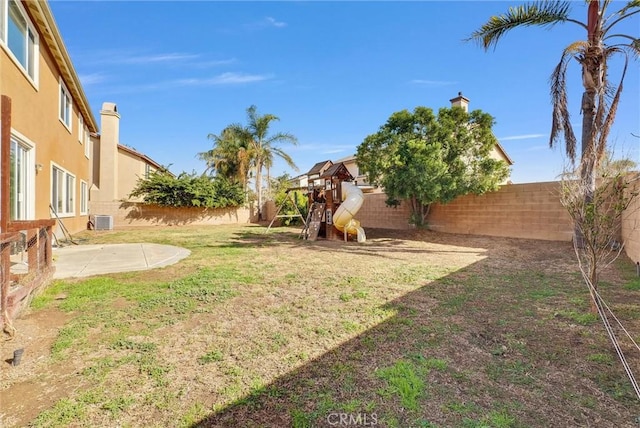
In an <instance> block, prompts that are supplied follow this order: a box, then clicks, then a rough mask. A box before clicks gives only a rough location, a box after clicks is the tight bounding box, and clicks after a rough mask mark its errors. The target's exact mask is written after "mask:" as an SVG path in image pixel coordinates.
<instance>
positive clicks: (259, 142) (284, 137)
mask: <svg viewBox="0 0 640 428" xmlns="http://www.w3.org/2000/svg"><path fill="white" fill-rule="evenodd" d="M247 118H248V121H249V124H248V125H247V126H246V127H245V128H244V133H245V135H246V136H247V138H248V140H249V145H250V147H251V159H252V160H253V162H252V165H253V168H254V171H255V180H256V181H255V190H256V196H257V198H258V218H259V219H262V170H263V168H266V169H267V174H269V172H270V168H271V166H272V165H273V159H274V155H275V156H278V157H280V158H282V159H283V160H284V161H285V162H286V163H287V165H289V166H290V167H291V168H293V169H295V170H296V171H297V170H298V167H297V166H296V164H295V163H294V162H293V159H292V158H291V156H289V155H288V154H287V153H285V152H284V151H283V150H282V149H281V148H280V147H277V146H276V144H278V143H283V142H288V143H291V144H293V145H296V144H298V139H297V138H296V137H295V136H293V135H292V134H289V133H286V132H278V133H276V134H274V135H271V136H270V135H269V127H270V126H271V122H273V121H276V120H280V118H278V116H275V115H273V114H264V115H259V114H258V112H257V107H256V106H254V105H253V106H251V107H249V108H248V109H247Z"/></svg>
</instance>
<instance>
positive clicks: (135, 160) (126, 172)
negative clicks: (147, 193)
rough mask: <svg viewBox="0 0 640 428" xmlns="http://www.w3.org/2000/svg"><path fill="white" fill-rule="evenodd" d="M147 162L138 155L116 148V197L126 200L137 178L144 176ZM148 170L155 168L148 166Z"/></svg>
mask: <svg viewBox="0 0 640 428" xmlns="http://www.w3.org/2000/svg"><path fill="white" fill-rule="evenodd" d="M146 165H147V163H146V162H145V161H144V160H143V159H140V157H138V156H135V155H132V154H131V153H128V152H126V151H124V150H118V169H119V171H121V172H120V174H118V192H117V195H118V199H119V200H128V199H130V198H129V194H130V193H131V191H132V190H133V189H134V188H135V187H136V184H137V183H138V179H139V178H145V170H146ZM149 168H150V170H155V168H152V167H151V166H149Z"/></svg>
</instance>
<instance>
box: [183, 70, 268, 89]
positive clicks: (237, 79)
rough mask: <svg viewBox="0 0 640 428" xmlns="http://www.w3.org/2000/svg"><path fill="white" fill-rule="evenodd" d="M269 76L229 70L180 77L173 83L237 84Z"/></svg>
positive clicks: (198, 84) (184, 84) (259, 80)
mask: <svg viewBox="0 0 640 428" xmlns="http://www.w3.org/2000/svg"><path fill="white" fill-rule="evenodd" d="M270 78H271V76H268V75H262V74H246V73H235V72H229V73H222V74H219V75H217V76H214V77H210V78H206V79H200V78H194V79H180V80H176V81H175V83H176V84H178V85H182V86H208V85H237V84H242V83H254V82H262V81H265V80H268V79H270Z"/></svg>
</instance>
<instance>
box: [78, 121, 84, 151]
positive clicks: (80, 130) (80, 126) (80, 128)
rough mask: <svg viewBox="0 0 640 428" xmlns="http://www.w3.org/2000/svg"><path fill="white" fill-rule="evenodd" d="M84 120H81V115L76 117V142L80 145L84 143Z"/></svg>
mask: <svg viewBox="0 0 640 428" xmlns="http://www.w3.org/2000/svg"><path fill="white" fill-rule="evenodd" d="M84 130H85V128H84V119H83V118H82V115H81V114H79V115H78V142H79V143H80V144H82V143H83V141H84Z"/></svg>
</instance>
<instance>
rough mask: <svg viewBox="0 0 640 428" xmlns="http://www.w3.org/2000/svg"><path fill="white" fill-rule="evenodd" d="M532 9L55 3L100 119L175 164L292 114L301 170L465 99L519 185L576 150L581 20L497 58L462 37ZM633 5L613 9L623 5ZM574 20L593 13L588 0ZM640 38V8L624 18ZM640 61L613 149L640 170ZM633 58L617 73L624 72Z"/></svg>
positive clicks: (524, 32)
mask: <svg viewBox="0 0 640 428" xmlns="http://www.w3.org/2000/svg"><path fill="white" fill-rule="evenodd" d="M520 3H521V2H518V1H515V2H505V1H499V2H486V1H466V2H457V1H448V2H439V1H424V2H364V1H359V2H314V1H307V2H244V1H237V2H217V1H195V2H187V1H160V2H149V1H106V2H102V1H83V2H75V1H61V0H52V1H51V3H50V4H51V9H52V11H53V14H54V17H55V19H56V22H57V24H58V27H59V30H60V32H61V34H62V37H63V39H64V41H65V44H66V46H67V49H68V51H69V53H70V55H71V58H72V60H73V62H74V66H75V68H76V71H77V73H78V75H79V76H80V79H81V81H82V83H83V86H84V89H85V92H86V95H87V97H88V99H89V102H90V103H91V106H92V109H93V112H94V115H95V116H96V119H98V120H99V112H100V108H101V105H102V103H103V102H105V101H109V102H115V103H116V104H117V105H118V111H119V112H120V114H121V123H120V142H121V143H122V144H126V145H128V146H130V147H133V148H135V149H136V150H138V151H140V152H143V153H144V154H146V155H148V156H150V157H151V158H153V159H154V160H156V161H157V162H159V163H160V164H162V165H165V166H166V165H171V166H170V169H171V171H172V172H174V173H180V172H182V171H185V172H188V173H191V172H193V171H196V172H198V173H200V172H202V171H203V170H204V167H205V165H204V162H202V161H200V160H198V159H197V157H196V154H197V153H198V152H203V151H206V150H208V149H210V148H211V142H210V141H209V140H208V139H207V135H208V134H209V133H214V134H218V133H220V131H222V129H223V128H224V127H225V126H227V125H229V124H231V123H238V122H239V123H246V109H247V107H249V106H250V105H256V106H257V107H258V112H259V113H261V114H264V113H272V114H275V115H277V116H279V117H280V121H279V122H276V123H275V124H274V126H273V128H272V129H273V131H274V132H278V131H283V132H289V133H292V134H294V135H295V136H297V138H298V140H299V145H298V146H295V147H294V146H288V145H283V146H282V148H283V149H284V150H285V151H286V152H287V153H289V154H290V155H291V156H292V157H293V159H294V160H295V162H296V163H297V165H298V167H299V172H296V171H292V170H289V168H288V167H286V165H284V163H280V162H279V163H276V165H275V168H274V170H273V171H272V173H273V174H274V175H278V174H280V173H283V172H288V173H290V174H291V175H292V176H295V175H297V174H298V173H300V172H306V171H307V170H308V169H309V168H310V167H311V166H312V165H313V164H314V163H316V162H319V161H323V160H326V159H331V160H336V159H339V158H342V157H345V156H349V155H352V154H354V153H355V149H356V147H357V146H358V144H360V143H361V142H362V141H363V139H364V138H365V137H366V136H367V135H369V134H372V133H375V132H376V131H377V130H378V128H379V127H380V126H381V125H382V124H384V122H385V121H386V120H387V118H388V117H389V116H390V115H391V114H392V113H393V112H395V111H399V110H403V109H409V110H412V109H414V108H415V107H417V106H426V107H430V108H433V109H434V110H436V111H437V109H439V108H441V107H449V106H450V103H449V100H450V99H451V98H453V97H455V96H456V95H457V94H458V92H462V93H463V94H464V96H466V97H467V98H469V99H470V109H481V110H483V111H485V112H487V113H490V114H491V115H492V116H494V118H495V120H496V125H495V126H494V134H495V135H496V137H497V138H498V139H499V141H500V142H501V144H502V146H503V147H504V148H505V149H506V151H507V153H508V154H509V155H510V157H511V158H512V159H513V160H514V161H515V164H514V165H513V168H512V180H513V181H514V182H515V183H525V182H535V181H548V180H553V179H555V177H556V176H557V175H558V174H560V173H561V172H562V168H563V165H564V164H565V158H564V156H563V153H564V152H563V147H562V146H560V147H558V148H556V149H549V145H548V135H549V128H550V123H551V122H550V119H551V113H550V108H551V104H550V96H549V76H550V74H551V72H552V71H553V68H554V67H555V65H556V64H557V63H558V61H559V59H560V54H561V52H562V49H563V48H564V47H566V46H567V45H568V44H569V43H571V42H573V41H575V40H579V39H583V38H584V34H583V30H582V29H581V28H580V27H578V26H576V25H573V24H564V25H559V26H555V27H553V28H551V29H541V28H521V29H517V30H515V31H512V32H511V33H509V34H507V35H506V36H505V37H504V38H503V39H502V40H501V42H500V44H499V45H498V47H497V49H495V50H490V51H488V52H485V51H484V50H483V49H482V48H480V47H479V46H478V45H476V44H475V43H470V42H464V39H465V38H467V37H468V36H469V34H470V33H471V32H472V31H473V30H475V29H476V28H478V27H479V26H480V25H481V24H482V23H484V22H485V21H486V20H488V19H489V17H490V16H491V15H494V14H497V13H501V12H504V11H506V10H507V9H508V7H509V6H511V5H517V4H520ZM622 4H624V3H622V2H614V7H612V8H611V10H614V9H615V6H618V5H620V6H621V5H622ZM573 16H574V17H575V18H577V19H580V20H584V17H585V16H586V7H585V6H584V2H582V1H576V2H575V5H574V7H573ZM620 32H624V33H626V34H632V35H634V36H635V37H638V35H639V34H640V16H636V17H634V18H633V19H632V20H629V21H628V22H627V23H626V24H625V25H622V26H620ZM639 64H640V62H635V63H633V62H632V63H631V66H630V67H629V70H628V73H627V78H626V80H625V91H624V94H623V98H622V101H621V103H620V107H619V111H618V115H617V120H616V123H615V125H614V128H613V130H612V132H611V137H610V142H611V144H613V146H614V147H615V152H616V155H618V156H626V157H629V158H631V159H633V160H635V161H636V162H639V163H640V150H639V147H640V139H638V138H636V137H634V136H633V135H632V134H635V135H640V72H639V67H638V65H639ZM619 68H620V62H619V61H618V62H616V63H614V64H612V66H611V73H610V74H611V78H612V79H614V80H615V79H619ZM569 73H570V74H569V76H570V82H569V97H570V103H571V111H572V123H574V124H575V127H574V129H575V131H576V133H577V134H578V135H579V134H580V122H581V116H580V112H579V100H580V96H581V92H582V91H581V86H580V80H579V79H580V77H579V76H580V70H579V68H578V67H577V65H575V64H574V65H573V66H571V67H570V71H569Z"/></svg>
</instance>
